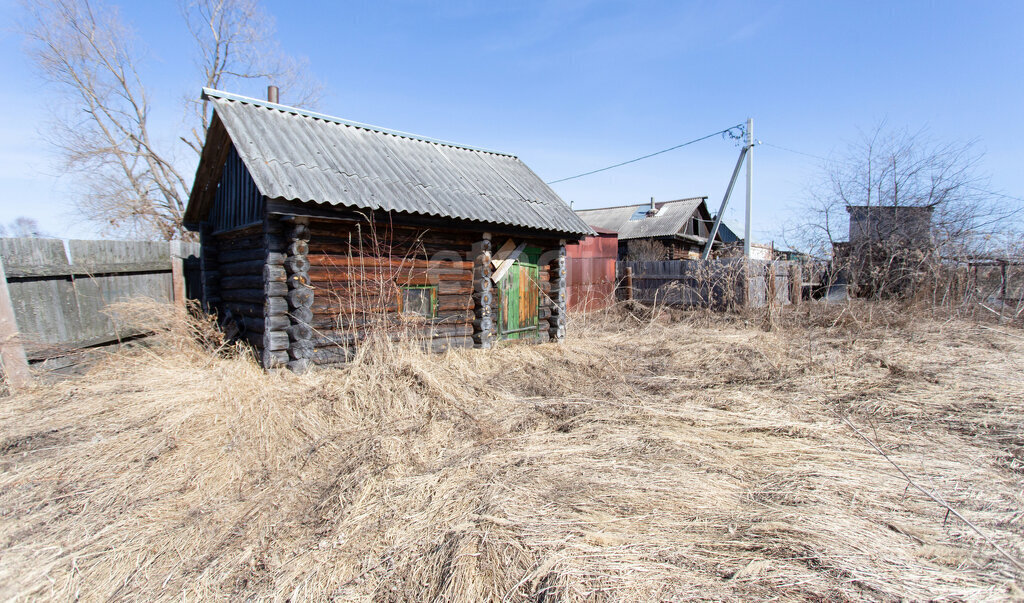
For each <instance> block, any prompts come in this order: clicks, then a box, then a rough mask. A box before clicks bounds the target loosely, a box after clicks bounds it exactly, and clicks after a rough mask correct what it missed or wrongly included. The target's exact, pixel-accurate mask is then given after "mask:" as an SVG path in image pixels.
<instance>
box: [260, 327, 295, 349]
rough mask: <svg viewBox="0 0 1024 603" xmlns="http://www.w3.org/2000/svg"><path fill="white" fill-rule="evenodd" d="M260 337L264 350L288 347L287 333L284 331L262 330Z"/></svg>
mask: <svg viewBox="0 0 1024 603" xmlns="http://www.w3.org/2000/svg"><path fill="white" fill-rule="evenodd" d="M262 337H263V349H264V350H271V351H277V350H287V349H288V343H289V341H288V333H285V332H284V331H264V332H263V333H262Z"/></svg>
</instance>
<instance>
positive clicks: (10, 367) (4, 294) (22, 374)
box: [0, 257, 32, 391]
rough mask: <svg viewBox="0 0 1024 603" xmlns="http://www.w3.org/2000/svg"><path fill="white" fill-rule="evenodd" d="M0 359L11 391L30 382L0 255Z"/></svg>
mask: <svg viewBox="0 0 1024 603" xmlns="http://www.w3.org/2000/svg"><path fill="white" fill-rule="evenodd" d="M0 359H2V360H3V365H4V373H5V374H6V375H7V383H8V384H9V385H10V387H11V391H16V390H19V389H21V388H23V387H25V386H27V385H28V384H29V383H31V382H32V372H31V371H30V370H29V368H28V358H27V357H26V356H25V347H24V346H22V345H21V342H20V341H18V323H17V322H16V321H15V320H14V306H13V305H12V304H11V292H10V291H9V290H8V289H7V273H6V272H5V271H4V261H3V258H2V257H0Z"/></svg>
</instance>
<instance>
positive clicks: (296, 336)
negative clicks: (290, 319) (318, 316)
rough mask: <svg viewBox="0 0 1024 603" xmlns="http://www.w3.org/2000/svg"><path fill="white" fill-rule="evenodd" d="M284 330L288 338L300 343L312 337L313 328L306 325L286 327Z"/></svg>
mask: <svg viewBox="0 0 1024 603" xmlns="http://www.w3.org/2000/svg"><path fill="white" fill-rule="evenodd" d="M284 330H285V331H286V332H287V333H288V337H290V338H291V339H292V341H302V340H306V339H309V338H310V337H312V336H313V327H311V326H309V325H308V324H294V325H288V326H287V328H285V329H284Z"/></svg>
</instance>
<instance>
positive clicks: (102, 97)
mask: <svg viewBox="0 0 1024 603" xmlns="http://www.w3.org/2000/svg"><path fill="white" fill-rule="evenodd" d="M24 5H25V8H26V9H27V13H28V15H29V19H28V22H27V23H26V24H25V25H24V33H25V35H26V36H27V37H28V39H29V40H30V41H31V44H30V50H29V52H30V54H31V56H32V58H33V59H34V61H35V63H36V65H37V66H38V67H39V69H40V72H41V73H42V75H43V77H44V78H45V79H46V80H47V81H49V82H51V83H53V84H55V85H56V86H57V88H58V89H59V91H60V92H61V95H62V98H63V100H64V101H65V105H64V107H63V109H64V111H63V113H62V114H60V115H58V116H56V117H55V123H54V128H53V131H52V135H51V138H52V140H53V142H54V143H55V144H56V145H57V146H58V148H59V149H60V150H61V151H62V152H63V155H64V159H65V162H66V166H67V168H69V169H71V170H77V171H78V172H79V173H80V174H82V175H83V176H84V180H85V181H86V183H87V186H86V188H87V192H86V193H85V194H84V195H83V197H82V199H81V203H80V209H81V210H82V212H83V213H84V214H85V215H86V216H87V217H89V218H93V219H102V220H103V221H104V222H106V223H107V226H108V228H109V229H111V230H113V229H126V230H127V231H128V232H131V233H150V232H152V233H157V234H159V235H160V236H163V237H165V238H172V237H174V236H175V235H178V234H181V232H182V230H181V215H182V213H183V211H184V207H185V200H186V198H187V191H188V184H187V183H186V181H185V179H184V178H183V177H182V175H181V174H180V173H179V172H178V170H177V169H176V168H175V166H174V164H173V163H172V162H171V160H170V159H169V157H168V156H167V155H165V153H164V152H163V151H161V150H158V149H157V147H156V145H155V144H154V141H153V139H152V137H151V135H150V125H149V115H150V101H149V97H148V95H147V93H146V89H145V87H144V86H143V84H142V81H141V79H140V77H139V71H138V66H137V60H138V56H139V55H138V52H137V50H136V48H135V47H134V43H133V33H132V31H131V30H130V29H128V28H127V27H125V26H124V24H123V23H122V22H121V21H120V19H119V16H118V14H117V11H116V10H114V9H110V8H106V7H102V6H94V5H93V4H92V3H91V2H89V0H25V2H24Z"/></svg>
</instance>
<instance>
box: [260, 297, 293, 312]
mask: <svg viewBox="0 0 1024 603" xmlns="http://www.w3.org/2000/svg"><path fill="white" fill-rule="evenodd" d="M264 312H265V314H266V316H277V315H279V314H287V313H288V300H286V299H285V298H283V297H268V298H266V303H265V305H264Z"/></svg>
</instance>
